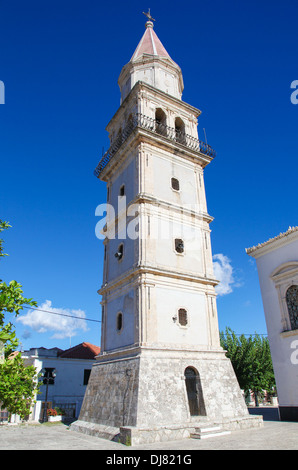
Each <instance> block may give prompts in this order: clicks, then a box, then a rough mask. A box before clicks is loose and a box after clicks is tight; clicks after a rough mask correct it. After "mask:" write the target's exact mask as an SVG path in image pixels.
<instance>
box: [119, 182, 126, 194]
mask: <svg viewBox="0 0 298 470" xmlns="http://www.w3.org/2000/svg"><path fill="white" fill-rule="evenodd" d="M124 194H125V186H124V184H123V185H122V186H120V190H119V196H124Z"/></svg>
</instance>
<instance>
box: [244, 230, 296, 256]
mask: <svg viewBox="0 0 298 470" xmlns="http://www.w3.org/2000/svg"><path fill="white" fill-rule="evenodd" d="M297 231H298V226H297V227H289V228H288V230H287V231H286V232H283V233H280V234H279V235H277V236H276V237H274V238H270V239H269V240H267V241H266V242H264V243H259V244H258V245H257V246H253V247H251V248H246V249H245V250H246V253H247V254H248V255H251V254H252V253H255V252H256V251H258V250H259V249H260V248H263V247H265V246H268V245H271V244H272V243H274V242H276V241H277V240H282V239H284V238H286V237H288V236H289V235H291V234H292V233H295V232H297Z"/></svg>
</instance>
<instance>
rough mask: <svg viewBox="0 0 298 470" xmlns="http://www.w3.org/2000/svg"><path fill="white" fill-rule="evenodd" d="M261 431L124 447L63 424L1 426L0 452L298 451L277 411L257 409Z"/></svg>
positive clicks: (291, 427)
mask: <svg viewBox="0 0 298 470" xmlns="http://www.w3.org/2000/svg"><path fill="white" fill-rule="evenodd" d="M250 412H251V413H252V414H263V416H264V427H263V428H259V429H251V430H242V431H234V432H232V433H231V434H229V435H225V436H220V437H214V438H209V439H204V440H199V439H184V440H181V441H171V442H162V443H158V444H156V443H155V444H146V445H140V446H132V447H127V446H125V445H122V444H118V443H116V442H111V441H107V440H105V439H99V438H97V437H92V436H87V435H84V434H81V433H78V432H74V431H69V429H68V426H66V425H64V424H61V423H60V424H36V425H34V424H30V425H29V424H25V425H17V426H12V425H10V426H9V425H1V426H0V450H105V451H108V452H111V455H114V454H116V455H117V454H118V453H121V454H122V451H125V452H126V451H134V452H135V453H137V452H138V451H142V450H146V451H148V454H150V453H152V451H155V450H158V451H164V452H165V453H169V452H170V451H179V450H181V451H182V450H184V451H185V450H187V451H190V452H192V451H196V450H298V423H295V422H285V421H283V422H280V421H278V414H277V409H276V408H275V409H274V408H273V409H272V408H270V409H268V408H267V409H266V408H259V409H254V410H250Z"/></svg>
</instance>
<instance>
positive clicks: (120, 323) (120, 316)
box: [116, 312, 123, 331]
mask: <svg viewBox="0 0 298 470" xmlns="http://www.w3.org/2000/svg"><path fill="white" fill-rule="evenodd" d="M122 327H123V314H122V313H121V312H119V313H118V315H117V320H116V328H117V331H121V330H122Z"/></svg>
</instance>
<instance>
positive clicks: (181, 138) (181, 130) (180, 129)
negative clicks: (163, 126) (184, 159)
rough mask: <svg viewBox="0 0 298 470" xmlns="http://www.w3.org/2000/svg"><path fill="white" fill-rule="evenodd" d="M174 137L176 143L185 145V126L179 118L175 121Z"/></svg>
mask: <svg viewBox="0 0 298 470" xmlns="http://www.w3.org/2000/svg"><path fill="white" fill-rule="evenodd" d="M175 136H176V142H179V143H180V144H185V143H186V138H185V124H184V122H183V121H182V119H181V118H180V117H177V118H176V119H175Z"/></svg>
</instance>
